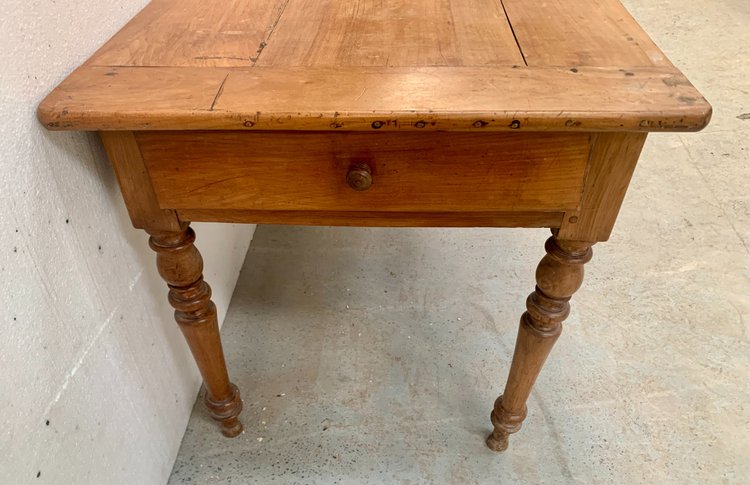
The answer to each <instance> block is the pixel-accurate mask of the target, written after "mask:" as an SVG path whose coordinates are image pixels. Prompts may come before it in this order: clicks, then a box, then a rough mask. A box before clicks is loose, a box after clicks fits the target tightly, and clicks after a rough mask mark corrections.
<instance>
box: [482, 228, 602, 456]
mask: <svg viewBox="0 0 750 485" xmlns="http://www.w3.org/2000/svg"><path fill="white" fill-rule="evenodd" d="M553 234H555V235H554V236H553V237H551V238H549V239H548V240H547V243H546V244H545V250H546V251H547V255H546V256H544V258H543V259H542V261H541V262H540V263H539V266H538V267H537V270H536V285H537V286H536V289H535V290H534V292H533V293H532V294H531V295H529V298H528V299H527V300H526V312H525V313H524V314H523V315H522V316H521V324H520V326H519V328H518V337H517V339H516V348H515V352H514V353H513V362H512V363H511V366H510V373H509V375H508V382H507V384H506V385H505V391H504V392H503V394H502V396H500V397H499V398H498V399H497V400H496V401H495V407H494V409H493V411H492V413H491V416H490V418H491V420H492V424H493V425H494V430H493V432H492V434H490V436H489V437H488V438H487V446H489V447H490V449H492V450H494V451H503V450H505V449H506V448H507V447H508V435H509V434H511V433H515V432H517V431H518V430H520V429H521V424H522V423H523V420H524V419H525V418H526V400H527V399H528V398H529V395H530V394H531V388H532V387H533V386H534V382H535V381H536V378H537V376H538V375H539V372H540V371H541V370H542V366H543V365H544V362H545V360H547V356H548V355H549V353H550V351H551V350H552V346H553V345H554V343H555V341H556V340H557V338H558V337H559V336H560V332H562V322H563V320H565V319H566V318H567V317H568V314H569V313H570V304H569V303H568V302H569V301H570V297H571V296H572V295H573V293H575V292H576V290H578V288H579V287H580V286H581V283H582V282H583V265H584V264H585V263H587V262H588V261H589V260H591V256H592V251H591V243H588V242H571V241H564V240H561V239H558V237H557V231H553Z"/></svg>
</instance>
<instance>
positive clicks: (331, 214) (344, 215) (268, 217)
mask: <svg viewBox="0 0 750 485" xmlns="http://www.w3.org/2000/svg"><path fill="white" fill-rule="evenodd" d="M177 215H178V216H179V218H180V220H183V221H195V222H235V223H246V224H296V225H301V226H359V227H560V225H561V224H562V218H563V216H564V215H565V214H564V213H563V212H492V211H482V212H468V211H460V212H377V211H356V212H352V211H269V210H258V211H253V210H215V209H209V210H207V209H178V210H177Z"/></svg>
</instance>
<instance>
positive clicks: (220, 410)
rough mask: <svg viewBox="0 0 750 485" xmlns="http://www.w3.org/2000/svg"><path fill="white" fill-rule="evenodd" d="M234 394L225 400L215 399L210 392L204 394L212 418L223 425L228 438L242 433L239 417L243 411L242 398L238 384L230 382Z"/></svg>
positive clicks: (222, 427) (222, 428)
mask: <svg viewBox="0 0 750 485" xmlns="http://www.w3.org/2000/svg"><path fill="white" fill-rule="evenodd" d="M229 386H230V387H231V389H232V394H231V395H230V396H229V399H227V400H224V401H215V400H213V399H212V398H211V397H210V396H209V394H208V392H207V393H206V394H205V395H204V396H203V402H204V403H205V405H206V408H208V412H209V414H210V415H211V417H212V418H214V419H215V420H216V421H218V422H219V424H220V425H221V433H222V434H223V435H224V436H226V437H227V438H234V437H235V436H238V435H239V434H240V433H242V430H243V427H242V423H241V422H240V420H239V419H238V416H239V414H240V412H241V411H242V399H240V390H239V389H237V386H235V385H234V384H232V383H230V384H229Z"/></svg>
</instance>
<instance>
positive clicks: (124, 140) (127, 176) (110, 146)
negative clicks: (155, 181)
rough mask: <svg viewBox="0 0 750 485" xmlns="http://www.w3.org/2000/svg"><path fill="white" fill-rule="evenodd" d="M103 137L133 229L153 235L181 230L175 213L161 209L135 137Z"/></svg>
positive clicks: (125, 134) (124, 134)
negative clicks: (148, 231)
mask: <svg viewBox="0 0 750 485" xmlns="http://www.w3.org/2000/svg"><path fill="white" fill-rule="evenodd" d="M100 137H101V140H102V143H103V144H104V149H105V150H106V151H107V156H108V157H109V161H110V163H112V166H113V167H114V169H115V174H116V175H117V181H118V182H119V184H120V191H121V192H122V197H123V199H125V205H126V206H127V209H128V214H129V215H130V220H131V222H132V223H133V227H137V228H139V229H146V228H148V229H150V230H152V231H156V230H159V231H178V230H180V228H181V225H180V222H179V220H178V219H177V215H176V214H175V212H174V211H173V210H170V209H162V208H160V207H159V202H158V201H157V199H156V193H155V192H154V188H153V186H152V185H151V178H150V177H149V175H148V172H147V171H146V166H145V165H144V163H143V156H142V155H141V151H140V149H139V148H138V144H137V143H136V141H135V136H134V135H133V133H132V132H129V131H125V132H102V133H100Z"/></svg>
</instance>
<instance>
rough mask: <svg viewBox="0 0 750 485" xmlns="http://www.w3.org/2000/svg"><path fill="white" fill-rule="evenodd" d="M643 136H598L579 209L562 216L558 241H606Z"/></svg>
mask: <svg viewBox="0 0 750 485" xmlns="http://www.w3.org/2000/svg"><path fill="white" fill-rule="evenodd" d="M645 142H646V134H645V133H599V134H597V135H596V136H595V137H594V139H593V141H592V145H591V154H590V158H589V163H588V168H587V172H586V181H585V184H584V188H583V195H582V197H581V201H580V204H579V208H578V209H577V210H574V211H569V212H567V213H566V214H565V218H564V219H563V223H562V225H561V226H560V234H559V237H561V238H563V239H567V240H571V241H606V240H607V239H609V235H610V233H611V232H612V228H613V227H614V225H615V220H616V219H617V214H618V213H619V212H620V206H621V205H622V201H623V199H624V198H625V192H626V191H627V189H628V185H629V184H630V177H631V176H632V175H633V171H634V170H635V166H636V163H637V162H638V157H639V156H640V154H641V149H642V148H643V144H644V143H645Z"/></svg>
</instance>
